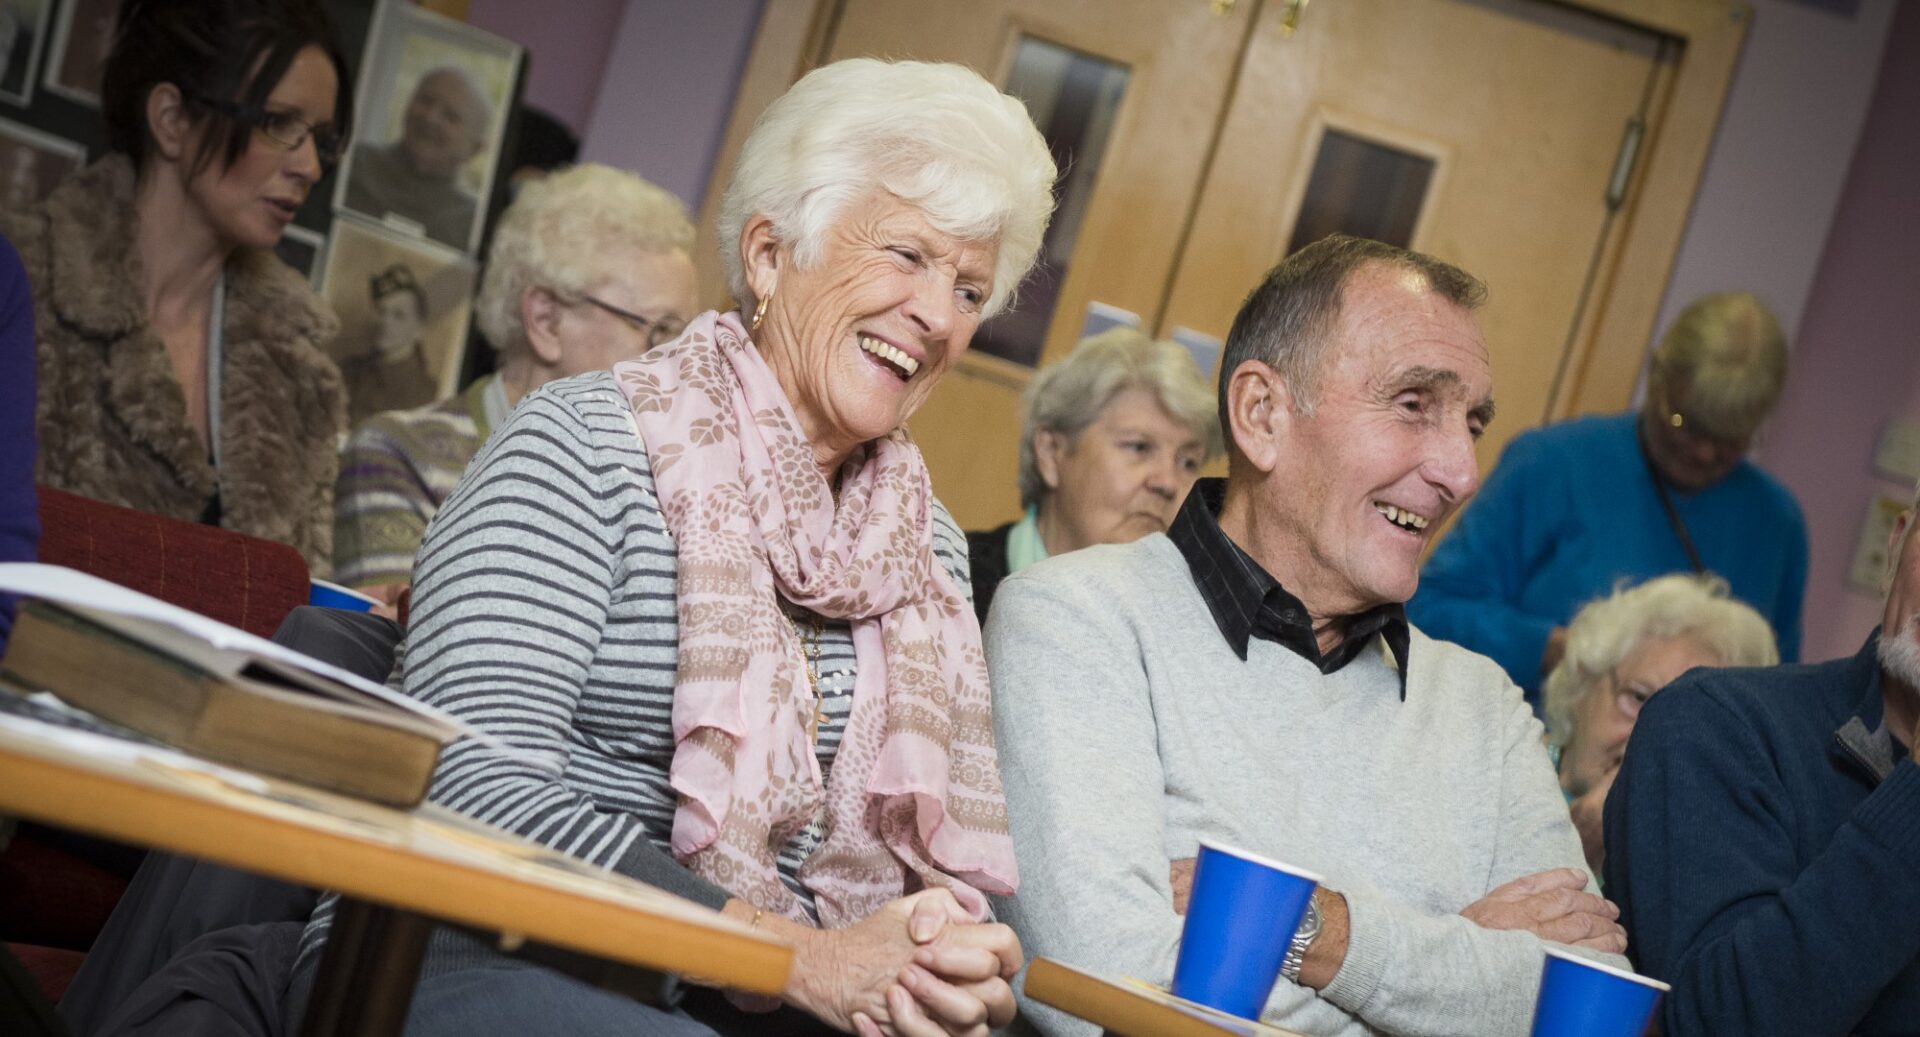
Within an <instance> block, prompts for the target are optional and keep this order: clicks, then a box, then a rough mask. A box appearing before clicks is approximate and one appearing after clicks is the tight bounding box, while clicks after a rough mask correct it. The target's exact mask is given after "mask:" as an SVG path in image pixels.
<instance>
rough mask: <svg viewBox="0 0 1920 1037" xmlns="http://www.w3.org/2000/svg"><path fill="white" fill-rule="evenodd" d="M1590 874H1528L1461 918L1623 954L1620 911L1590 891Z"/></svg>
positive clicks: (1565, 870) (1573, 870) (1564, 870)
mask: <svg viewBox="0 0 1920 1037" xmlns="http://www.w3.org/2000/svg"><path fill="white" fill-rule="evenodd" d="M1586 885H1587V873H1586V872H1584V871H1581V870H1580V869H1578V868H1555V869H1553V870H1552V871H1543V872H1540V873H1539V874H1537V875H1526V876H1523V877H1521V878H1517V879H1514V880H1513V881H1512V882H1509V883H1507V884H1506V885H1504V886H1501V887H1500V888H1498V889H1496V890H1494V891H1493V892H1491V893H1488V894H1487V895H1486V896H1484V897H1481V898H1480V899H1479V900H1476V901H1474V902H1473V903H1471V904H1468V905H1467V906H1466V908H1465V909H1464V910H1462V911H1461V912H1460V914H1461V915H1462V916H1463V917H1465V918H1466V919H1467V921H1469V922H1472V923H1473V924H1475V925H1477V926H1479V927H1481V928H1482V929H1525V930H1526V931H1527V932H1530V933H1532V934H1533V935H1535V936H1538V937H1540V938H1541V939H1543V940H1552V941H1554V942H1555V943H1565V944H1571V945H1573V946H1575V947H1590V948H1592V949H1594V950H1596V951H1603V952H1606V953H1608V954H1624V953H1626V950H1627V931H1626V930H1625V929H1622V928H1620V921H1619V919H1620V909H1619V908H1617V907H1615V906H1613V904H1612V902H1610V901H1607V900H1604V899H1602V898H1600V897H1597V896H1595V895H1593V894H1592V893H1588V892H1586Z"/></svg>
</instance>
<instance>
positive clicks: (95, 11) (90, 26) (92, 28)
mask: <svg viewBox="0 0 1920 1037" xmlns="http://www.w3.org/2000/svg"><path fill="white" fill-rule="evenodd" d="M41 2H42V3H51V2H52V0H41ZM119 20H120V0H66V2H65V3H62V4H61V5H60V16H59V17H58V18H57V19H55V20H54V25H53V46H52V47H51V48H49V50H48V51H47V71H46V88H47V91H48V92H49V93H55V94H59V95H60V96H61V97H64V98H66V99H67V100H69V101H74V102H76V103H79V104H84V105H89V106H91V107H94V108H98V107H100V80H101V77H103V76H105V75H106V71H107V55H108V54H109V53H110V52H111V51H112V50H113V29H114V26H115V25H116V24H118V23H119Z"/></svg>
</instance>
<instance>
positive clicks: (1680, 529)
mask: <svg viewBox="0 0 1920 1037" xmlns="http://www.w3.org/2000/svg"><path fill="white" fill-rule="evenodd" d="M1633 435H1634V439H1635V440H1636V441H1638V442H1639V444H1640V459H1641V460H1642V461H1645V462H1646V463H1647V478H1649V479H1652V480H1653V492H1654V493H1655V494H1658V495H1659V497H1660V508H1661V510H1662V511H1665V512H1666V513H1667V525H1669V526H1672V527H1673V535H1674V536H1675V537H1676V538H1678V539H1679V541H1680V550H1682V551H1685V552H1686V553H1687V564H1689V565H1691V566H1693V571H1694V572H1696V573H1702V574H1704V573H1705V572H1706V571H1707V566H1706V563H1704V562H1702V561H1701V560H1700V552H1699V551H1698V550H1697V549H1695V548H1694V546H1693V537H1691V536H1689V535H1688V534H1687V524H1686V523H1685V522H1682V521H1681V520H1680V510H1679V509H1678V508H1675V507H1674V506H1673V495H1672V494H1670V493H1668V492H1667V481H1666V480H1665V479H1662V478H1661V477H1660V468H1659V466H1657V465H1655V464H1654V463H1653V452H1652V451H1651V450H1648V449H1647V433H1646V430H1645V429H1644V428H1642V427H1641V426H1640V423H1639V422H1637V421H1636V422H1635V423H1634V426H1633Z"/></svg>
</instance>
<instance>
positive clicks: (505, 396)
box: [333, 163, 699, 600]
mask: <svg viewBox="0 0 1920 1037" xmlns="http://www.w3.org/2000/svg"><path fill="white" fill-rule="evenodd" d="M692 252H693V224H692V223H690V222H688V220H687V214H686V210H685V209H683V208H682V207H681V205H680V200H679V199H678V198H675V197H674V196H673V195H672V194H670V193H668V192H667V191H665V190H663V189H662V188H659V187H656V186H654V185H653V184H650V183H648V182H647V181H645V180H642V179H641V178H639V177H637V176H635V175H633V174H632V173H627V172H623V171H621V170H618V169H614V168H612V167H611V166H603V165H596V164H592V163H589V164H587V165H580V166H574V167H572V168H570V169H567V170H565V171H563V172H560V173H556V174H553V175H551V176H548V177H545V178H543V179H541V180H538V181H535V182H531V183H529V184H528V185H527V186H525V187H524V188H522V189H521V191H520V194H519V195H518V197H516V198H515V199H514V203H513V205H511V206H509V207H508V209H507V211H506V213H505V215H503V216H502V217H501V219H500V226H499V228H498V229H497V230H496V231H495V232H494V235H493V243H492V244H491V245H490V246H488V251H487V269H486V273H485V275H483V276H482V278H481V281H480V296H479V299H478V300H476V302H475V303H474V320H475V322H476V323H477V324H478V325H479V326H480V333H481V334H482V335H483V336H485V337H486V340H487V343H488V345H491V346H492V347H493V349H494V351H495V353H496V354H497V355H498V357H499V362H498V370H497V371H496V372H495V373H493V374H490V375H486V376H485V377H482V378H479V379H476V380H475V381H474V382H473V384H472V385H469V386H468V387H467V388H466V389H465V390H464V391H462V392H461V393H460V394H459V395H458V396H454V397H451V398H449V399H446V400H442V401H440V402H438V403H434V404H430V405H428V406H426V407H421V408H419V409H416V410H401V411H389V412H387V413H384V414H376V415H374V416H373V417H371V418H369V419H367V420H366V421H365V422H363V423H361V424H360V425H359V426H358V427H356V428H355V429H354V430H353V435H351V436H350V437H348V439H347V445H346V447H345V449H344V450H343V451H342V452H341V457H340V480H339V483H338V484H337V485H336V486H335V488H334V494H333V578H334V580H335V582H338V583H343V584H346V585H348V586H350V587H362V588H367V589H369V590H371V591H372V592H374V593H376V594H377V595H379V596H380V597H382V598H386V599H389V600H390V599H392V598H393V597H394V596H395V595H396V594H397V591H398V588H399V586H401V585H404V584H405V583H407V581H408V580H409V578H410V576H411V574H412V571H413V553H414V551H415V550H417V549H418V548H419V547H420V537H421V536H422V534H424V533H425V532H426V528H427V521H428V520H429V519H431V518H433V514H434V512H436V511H438V510H439V508H440V503H441V502H442V501H444V500H445V499H446V497H447V494H449V493H452V492H453V487H454V486H455V484H457V483H458V482H459V481H460V474H461V473H462V472H464V471H466V468H467V462H469V461H471V460H473V455H474V454H475V453H476V452H478V451H479V449H480V444H482V443H484V442H486V441H487V437H488V436H490V435H492V434H493V430H494V428H496V427H497V426H499V425H501V424H503V423H505V421H506V419H507V413H508V412H509V411H511V410H512V409H513V407H514V405H515V404H517V403H519V402H520V401H521V399H523V398H524V397H525V396H526V395H527V394H528V393H530V392H532V391H533V390H535V389H537V388H539V387H540V386H542V385H545V384H546V383H548V382H550V381H552V380H554V379H556V378H566V377H570V376H572V375H576V374H580V373H581V372H584V371H594V370H600V369H604V368H607V367H611V366H613V365H614V364H615V363H618V362H619V361H621V360H626V359H630V358H632V357H636V356H639V355H640V354H642V353H645V352H646V351H647V350H649V349H651V348H653V347H654V346H656V345H659V344H661V343H663V342H669V341H672V340H673V339H674V338H677V337H678V336H679V334H680V332H681V330H682V329H684V328H685V327H686V326H687V320H688V318H690V317H692V316H693V315H694V313H695V312H696V310H697V307H698V300H699V294H698V291H697V290H696V288H695V272H694V266H693V256H692Z"/></svg>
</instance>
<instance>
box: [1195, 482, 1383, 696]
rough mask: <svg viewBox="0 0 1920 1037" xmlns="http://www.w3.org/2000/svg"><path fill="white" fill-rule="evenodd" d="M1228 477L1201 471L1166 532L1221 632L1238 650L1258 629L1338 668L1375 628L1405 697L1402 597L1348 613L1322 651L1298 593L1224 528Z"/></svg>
mask: <svg viewBox="0 0 1920 1037" xmlns="http://www.w3.org/2000/svg"><path fill="white" fill-rule="evenodd" d="M1226 489H1227V483H1226V480H1225V479H1201V480H1200V481H1199V482H1196V483H1194V484H1193V492H1191V493H1189V494H1187V499H1186V501H1185V503H1183V504H1181V505H1180V514H1179V515H1177V516H1175V517H1174V520H1173V528H1171V529H1169V530H1167V536H1168V538H1170V539H1171V540H1172V541H1173V543H1174V546H1175V547H1178V548H1179V549H1180V553H1181V554H1182V555H1184V556H1186V559H1187V566H1188V568H1190V569H1192V570H1193V582H1194V583H1195V584H1196V585H1198V586H1199V588H1200V597H1201V598H1203V599H1205V600H1206V603H1207V608H1208V609H1209V610H1211V611H1212V612H1213V621H1214V623H1216V624H1218V625H1219V627H1220V634H1221V636H1223V637H1225V638H1226V639H1227V644H1228V645H1230V646H1231V647H1232V648H1233V651H1234V654H1235V655H1238V656H1239V657H1240V658H1242V659H1245V658H1246V657H1247V645H1248V643H1249V642H1250V641H1251V639H1252V638H1255V637H1258V638H1260V639H1262V640H1265V641H1272V642H1274V643H1275V644H1278V645H1281V646H1283V647H1285V648H1287V649H1288V650H1290V651H1292V652H1293V653H1294V654H1295V655H1298V656H1299V657H1300V658H1302V659H1305V660H1306V661H1308V662H1310V663H1312V664H1314V665H1315V666H1317V667H1319V668H1320V672H1321V673H1333V672H1335V671H1337V670H1339V669H1340V668H1341V667H1342V666H1345V665H1347V664H1348V663H1350V662H1352V661H1353V660H1354V657H1355V656H1358V655H1359V654H1360V652H1361V650H1362V649H1364V648H1365V647H1366V646H1367V643H1368V642H1369V641H1371V640H1373V635H1375V634H1379V635H1380V636H1381V637H1383V638H1385V639H1386V642H1387V648H1388V649H1389V650H1391V651H1392V652H1393V658H1394V661H1395V662H1396V663H1397V664H1398V666H1399V672H1400V698H1401V700H1402V701H1404V700H1405V699H1406V697H1407V640H1408V633H1407V613H1406V609H1404V608H1403V607H1401V605H1400V604H1399V603H1397V602H1396V603H1392V604H1387V605H1379V606H1376V607H1374V608H1371V609H1368V610H1367V611H1365V612H1362V613H1360V614H1359V615H1357V616H1354V617H1352V618H1351V619H1349V620H1348V621H1347V630H1346V636H1345V637H1344V638H1342V640H1341V641H1340V644H1339V646H1338V647H1336V648H1335V649H1334V650H1333V651H1332V652H1329V653H1327V654H1326V655H1322V654H1320V642H1319V640H1318V639H1316V638H1315V637H1314V636H1313V620H1312V618H1311V617H1309V616H1308V615H1307V608H1306V606H1305V605H1302V604H1301V603H1300V599H1299V598H1296V597H1294V596H1293V595H1292V594H1290V593H1288V592H1287V589H1286V588H1285V587H1282V586H1280V581H1279V580H1276V579H1274V578H1273V575H1272V574H1271V573H1269V572H1267V571H1266V570H1265V569H1263V568H1261V566H1260V563H1259V562H1256V561H1254V560H1253V556H1252V555H1249V554H1247V552H1246V551H1245V550H1244V549H1242V548H1241V547H1240V545H1239V544H1236V543H1234V542H1233V539H1232V538H1231V537H1229V536H1227V534H1226V532H1225V531H1223V530H1222V529H1221V528H1220V519H1219V515H1220V503H1221V501H1222V500H1223V499H1224V498H1225V496H1226Z"/></svg>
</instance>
